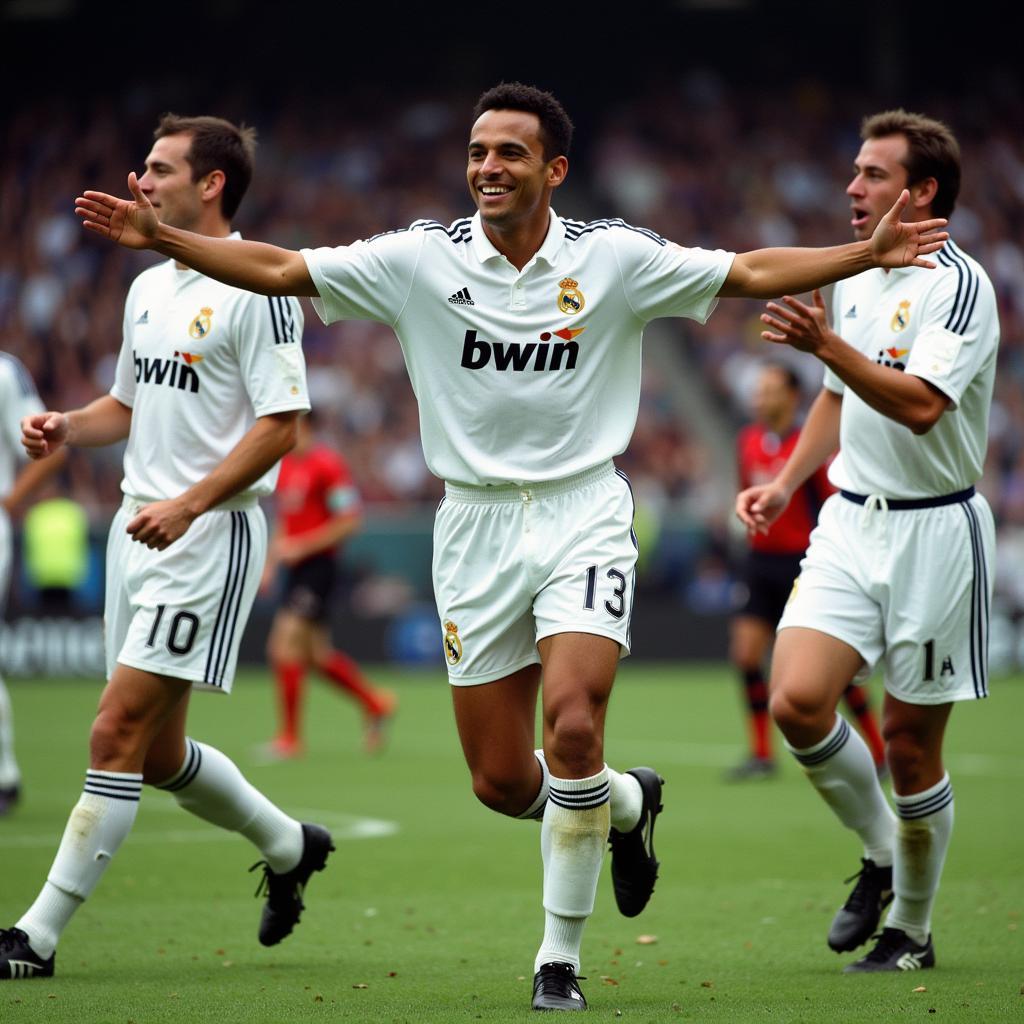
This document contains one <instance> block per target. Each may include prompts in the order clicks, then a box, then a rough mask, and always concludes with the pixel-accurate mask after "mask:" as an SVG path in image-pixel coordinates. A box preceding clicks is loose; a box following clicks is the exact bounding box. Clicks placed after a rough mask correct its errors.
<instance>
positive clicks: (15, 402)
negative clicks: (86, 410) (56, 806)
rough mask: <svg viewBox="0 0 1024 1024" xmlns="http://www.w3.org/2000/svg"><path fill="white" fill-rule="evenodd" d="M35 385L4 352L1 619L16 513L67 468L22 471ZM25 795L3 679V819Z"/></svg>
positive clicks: (55, 463) (36, 407)
mask: <svg viewBox="0 0 1024 1024" xmlns="http://www.w3.org/2000/svg"><path fill="white" fill-rule="evenodd" d="M42 409H43V404H42V402H40V401H39V395H38V394H37V393H36V386H35V384H33V382H32V378H31V376H30V375H29V372H28V370H26V369H25V367H24V365H23V364H22V363H21V361H20V360H19V359H16V358H15V357H14V356H12V355H10V354H9V353H7V352H0V618H2V616H3V610H4V605H5V603H6V600H7V588H8V587H9V586H10V582H11V571H12V560H13V557H14V546H13V540H12V537H11V519H10V516H11V513H12V512H13V511H14V510H15V509H16V508H18V506H19V505H21V504H22V502H24V501H25V500H26V499H27V498H28V497H29V495H30V494H31V493H32V492H33V491H34V490H35V489H36V488H37V487H39V486H40V485H41V484H43V483H44V482H45V481H46V480H47V479H49V477H50V476H52V475H53V474H54V473H56V472H57V471H58V470H59V469H60V468H61V466H62V465H63V463H64V453H63V452H62V453H61V455H60V457H59V458H55V459H51V460H49V461H48V462H43V463H39V462H30V463H29V464H28V465H26V466H22V468H21V469H20V471H19V470H18V462H19V460H20V459H23V458H24V457H25V451H24V449H23V448H22V447H21V420H22V417H24V416H29V415H31V414H32V413H34V412H42ZM20 796H21V772H20V771H19V769H18V762H17V760H16V759H15V756H14V712H13V711H12V709H11V698H10V695H9V694H8V692H7V687H6V686H5V685H4V680H3V676H0V815H3V814H6V813H7V812H8V811H10V809H11V808H12V807H13V806H14V805H15V804H16V803H17V802H18V799H19V797H20Z"/></svg>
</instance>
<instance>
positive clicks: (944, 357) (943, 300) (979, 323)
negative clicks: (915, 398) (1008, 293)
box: [906, 260, 999, 409]
mask: <svg viewBox="0 0 1024 1024" xmlns="http://www.w3.org/2000/svg"><path fill="white" fill-rule="evenodd" d="M925 308H926V313H925V316H926V317H927V319H926V322H925V325H924V326H923V327H922V328H921V330H920V331H919V333H918V335H917V338H916V339H915V341H914V347H913V348H912V349H911V351H910V358H909V359H908V360H907V371H906V372H907V373H912V374H913V375H914V376H915V377H920V378H921V379H922V380H926V381H928V383H929V384H933V385H934V386H935V387H937V388H938V389H939V390H940V391H941V392H942V393H943V394H944V395H945V396H946V397H947V398H948V399H949V400H950V408H951V409H956V408H957V407H958V406H959V405H960V400H961V398H962V397H963V394H964V391H965V389H966V388H967V387H968V385H969V384H970V383H971V382H972V381H973V380H974V379H975V377H976V376H977V375H978V371H979V370H980V368H981V367H982V366H983V365H984V363H985V361H986V360H988V359H990V358H991V357H992V353H993V351H994V350H995V347H996V346H997V345H998V344H999V332H998V327H996V329H995V330H993V328H992V325H993V324H996V325H997V324H998V318H997V316H996V302H995V293H994V291H993V289H992V286H991V284H990V283H989V280H988V278H987V276H985V275H984V273H982V272H980V268H979V267H977V265H973V266H972V265H971V264H968V263H967V261H966V260H963V267H962V273H960V274H944V275H942V277H941V278H937V280H936V283H935V286H934V287H933V288H931V289H930V290H929V294H928V298H927V301H926V303H925Z"/></svg>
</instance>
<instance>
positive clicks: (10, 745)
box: [0, 676, 21, 789]
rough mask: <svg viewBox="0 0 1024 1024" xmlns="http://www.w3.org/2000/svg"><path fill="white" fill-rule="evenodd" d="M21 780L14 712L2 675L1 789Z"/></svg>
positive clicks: (0, 705)
mask: <svg viewBox="0 0 1024 1024" xmlns="http://www.w3.org/2000/svg"><path fill="white" fill-rule="evenodd" d="M20 781H21V776H20V774H19V773H18V763H17V761H15V760H14V714H13V713H12V711H11V698H10V695H9V694H8V692H7V687H6V686H5V685H4V680H3V677H2V676H0V789H12V788H13V787H14V786H17V785H18V783H19V782H20Z"/></svg>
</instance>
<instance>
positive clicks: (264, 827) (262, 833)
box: [157, 738, 303, 874]
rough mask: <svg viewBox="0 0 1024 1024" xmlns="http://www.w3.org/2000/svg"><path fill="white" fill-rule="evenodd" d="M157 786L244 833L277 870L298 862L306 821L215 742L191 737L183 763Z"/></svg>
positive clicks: (186, 805) (188, 808)
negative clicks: (253, 779)
mask: <svg viewBox="0 0 1024 1024" xmlns="http://www.w3.org/2000/svg"><path fill="white" fill-rule="evenodd" d="M157 788H158V789H164V790H167V791H168V792H170V793H173V794H174V798H175V800H177V801H178V803H179V804H180V805H181V806H182V807H183V808H184V809H185V810H186V811H189V812H191V813H192V814H194V815H196V817H198V818H202V819H203V820H204V821H208V822H210V823H211V824H212V825H217V826H219V827H220V828H224V829H227V830H228V831H229V832H239V833H241V834H242V835H243V836H245V838H246V839H248V840H249V841H250V842H251V843H253V844H254V845H255V846H256V847H257V848H258V849H259V851H260V853H262V854H263V856H264V857H265V858H266V861H267V864H269V865H270V870H271V871H273V872H275V873H276V874H281V873H282V872H285V871H290V870H291V869H292V868H293V867H295V865H296V864H298V863H299V859H300V858H301V857H302V846H303V838H302V825H301V824H300V823H299V822H297V821H296V820H295V819H294V818H290V817H288V815H287V814H285V813H284V811H282V810H280V809H279V808H278V807H276V806H275V805H274V804H272V803H271V802H270V801H269V800H268V799H267V798H266V797H265V796H264V795H263V794H262V793H261V792H260V791H259V790H258V789H256V788H255V786H252V785H251V784H250V783H249V782H247V781H246V779H245V776H244V775H242V773H241V772H240V771H239V770H238V767H237V766H236V765H235V763H234V762H233V761H232V760H231V759H230V758H229V757H226V756H225V755H224V754H222V753H221V752H220V751H219V750H217V749H216V748H215V747H210V746H207V745H206V744H205V743H197V742H196V741H195V740H192V739H187V738H186V740H185V761H184V763H183V764H182V766H181V768H180V769H179V770H178V771H177V772H175V774H174V775H172V776H171V777H170V778H169V779H167V780H166V781H165V782H161V783H160V784H159V786H158V787H157Z"/></svg>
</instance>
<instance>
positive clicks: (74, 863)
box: [15, 770, 142, 960]
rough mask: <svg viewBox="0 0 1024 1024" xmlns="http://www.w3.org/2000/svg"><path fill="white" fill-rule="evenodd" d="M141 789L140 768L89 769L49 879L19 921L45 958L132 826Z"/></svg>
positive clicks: (34, 947)
mask: <svg viewBox="0 0 1024 1024" xmlns="http://www.w3.org/2000/svg"><path fill="white" fill-rule="evenodd" d="M141 794H142V775H141V774H139V773H137V772H105V771H92V770H90V771H88V772H86V773H85V790H84V792H83V793H82V795H81V797H79V800H78V803H77V804H75V806H74V809H73V810H72V811H71V816H70V817H69V818H68V823H67V826H66V828H65V829H64V836H63V838H62V839H61V841H60V846H59V847H58V849H57V856H56V857H55V858H54V860H53V865H52V867H51V868H50V873H49V875H47V879H46V884H45V885H44V886H43V890H42V892H40V894H39V896H38V897H37V898H36V901H35V902H34V903H33V904H32V906H31V907H29V909H28V910H27V911H26V912H25V913H24V915H23V916H22V918H21V920H20V921H18V923H17V924H16V925H15V927H16V928H20V929H21V930H22V931H24V932H25V933H26V934H27V935H28V938H29V944H30V945H31V946H32V948H33V949H34V950H35V952H36V953H37V954H38V955H39V956H41V957H42V958H43V959H44V960H45V959H46V958H48V957H49V956H50V954H51V953H53V951H54V949H55V948H56V946H57V942H58V940H59V939H60V935H61V932H62V931H63V930H64V928H65V926H66V925H67V923H68V921H70V920H71V916H72V914H74V912H75V911H76V910H77V909H78V908H79V907H80V906H81V905H82V903H83V902H84V901H85V900H86V899H88V897H89V895H90V893H91V892H92V891H93V889H95V888H96V883H97V882H98V881H99V880H100V877H101V876H102V875H103V872H104V871H105V870H106V868H107V865H108V864H109V863H110V860H111V858H112V857H113V856H114V854H115V853H117V850H118V847H120V845H121V843H122V842H123V841H124V839H125V837H126V836H127V835H128V833H129V832H130V831H131V829H132V825H133V824H134V823H135V815H136V814H137V813H138V810H139V797H140V796H141Z"/></svg>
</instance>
